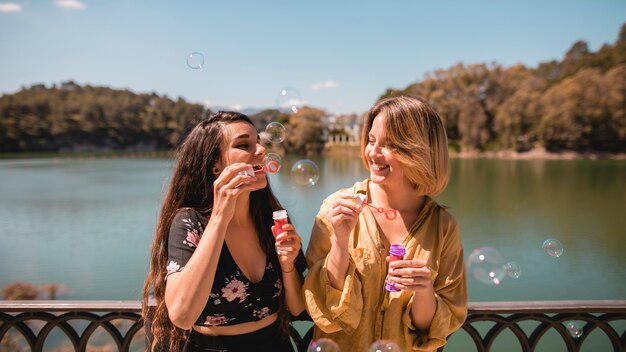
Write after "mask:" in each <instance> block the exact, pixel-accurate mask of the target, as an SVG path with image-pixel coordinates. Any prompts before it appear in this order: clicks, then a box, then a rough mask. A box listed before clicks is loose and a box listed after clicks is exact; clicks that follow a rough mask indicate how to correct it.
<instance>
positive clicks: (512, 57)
mask: <svg viewBox="0 0 626 352" xmlns="http://www.w3.org/2000/svg"><path fill="white" fill-rule="evenodd" d="M623 23H626V0H584V1H580V0H552V1H548V0H523V1H521V0H520V1H512V0H463V1H451V0H436V1H435V0H433V1H426V0H385V1H383V0H377V1H371V0H315V1H303V0H289V1H286V0H219V1H213V0H205V1H184V0H181V1H171V0H170V1H161V0H150V1H148V0H100V1H95V0H28V1H27V0H24V1H22V0H11V1H4V0H0V94H10V93H14V92H16V91H19V90H20V89H22V88H23V87H29V86H31V85H33V84H45V85H47V86H52V84H59V83H61V82H64V81H68V80H73V81H74V82H76V83H78V84H81V85H84V84H90V85H94V86H106V87H111V88H114V89H129V90H131V91H133V92H135V93H152V92H154V93H157V94H159V95H165V96H168V97H170V98H172V99H177V98H179V97H180V98H183V99H185V100H187V101H189V102H194V103H201V104H204V105H206V106H208V107H214V108H216V107H219V108H222V109H224V108H227V109H233V110H241V109H246V108H256V109H264V108H276V107H277V104H278V103H279V102H280V94H281V93H280V92H281V91H283V90H285V89H287V91H290V92H296V93H294V96H295V97H297V98H299V99H300V101H301V103H302V104H305V105H310V106H314V107H317V108H321V109H324V110H325V111H326V112H327V113H329V114H348V113H357V114H361V113H363V112H366V111H367V110H368V109H369V108H370V107H371V105H372V104H374V103H375V102H376V100H377V99H378V97H380V96H381V95H382V94H383V93H384V92H385V90H386V89H388V88H395V89H403V88H405V87H406V86H408V85H410V84H412V83H415V82H418V81H420V80H422V79H423V78H424V74H426V73H428V72H432V71H434V70H437V69H447V68H449V67H451V66H453V65H455V64H457V63H459V62H463V63H464V64H480V63H494V62H495V63H498V64H501V65H504V66H511V65H515V64H518V63H521V64H523V65H526V66H527V67H536V66H537V65H538V64H539V63H541V62H546V61H550V60H560V59H562V58H563V56H564V54H565V52H566V51H567V50H568V49H569V48H570V47H571V45H572V44H573V43H574V42H575V41H577V40H584V41H586V42H587V43H588V44H589V48H590V50H592V51H596V50H598V49H599V48H600V47H601V46H602V45H603V44H607V43H611V44H612V43H614V42H615V40H616V39H617V35H618V33H619V30H620V27H621V26H622V24H623ZM191 53H201V54H202V56H203V58H204V64H203V66H202V67H201V68H191V67H190V66H189V65H188V64H187V59H188V56H189V54H191ZM192 64H193V63H192Z"/></svg>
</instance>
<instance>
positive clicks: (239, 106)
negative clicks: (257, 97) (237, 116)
mask: <svg viewBox="0 0 626 352" xmlns="http://www.w3.org/2000/svg"><path fill="white" fill-rule="evenodd" d="M230 108H231V109H233V111H241V109H243V105H241V104H235V105H231V106H230Z"/></svg>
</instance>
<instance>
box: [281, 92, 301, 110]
mask: <svg viewBox="0 0 626 352" xmlns="http://www.w3.org/2000/svg"><path fill="white" fill-rule="evenodd" d="M276 105H277V106H278V110H280V111H287V112H290V113H296V112H298V110H300V109H301V108H302V99H301V98H300V93H298V91H297V90H295V89H294V88H284V89H282V90H281V91H280V92H279V93H278V98H276Z"/></svg>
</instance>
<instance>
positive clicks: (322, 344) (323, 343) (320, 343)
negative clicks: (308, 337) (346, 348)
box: [307, 338, 340, 352]
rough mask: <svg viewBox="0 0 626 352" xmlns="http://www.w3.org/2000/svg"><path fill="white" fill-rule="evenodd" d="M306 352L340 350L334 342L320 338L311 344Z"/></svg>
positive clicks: (334, 351)
mask: <svg viewBox="0 0 626 352" xmlns="http://www.w3.org/2000/svg"><path fill="white" fill-rule="evenodd" d="M307 352H340V349H339V346H337V344H336V343H335V341H333V340H331V339H325V338H321V339H318V340H315V341H313V342H311V344H310V345H309V348H308V349H307Z"/></svg>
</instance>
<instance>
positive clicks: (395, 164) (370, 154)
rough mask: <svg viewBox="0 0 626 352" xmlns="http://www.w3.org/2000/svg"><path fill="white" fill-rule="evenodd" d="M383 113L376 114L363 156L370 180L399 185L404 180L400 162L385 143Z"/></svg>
mask: <svg viewBox="0 0 626 352" xmlns="http://www.w3.org/2000/svg"><path fill="white" fill-rule="evenodd" d="M385 120H386V117H385V116H384V115H377V116H376V117H375V118H374V121H373V122H372V128H371V129H370V131H369V139H368V143H367V145H366V146H365V158H366V159H367V160H366V162H367V165H368V166H369V170H370V179H371V180H372V182H374V183H377V184H381V185H383V184H384V185H390V186H393V185H400V184H401V183H402V182H406V181H407V179H406V178H405V176H404V171H403V169H402V164H400V162H399V161H398V160H397V159H396V158H395V157H394V155H393V152H392V151H391V149H390V148H389V147H387V144H386V138H385V134H386V133H385Z"/></svg>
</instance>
